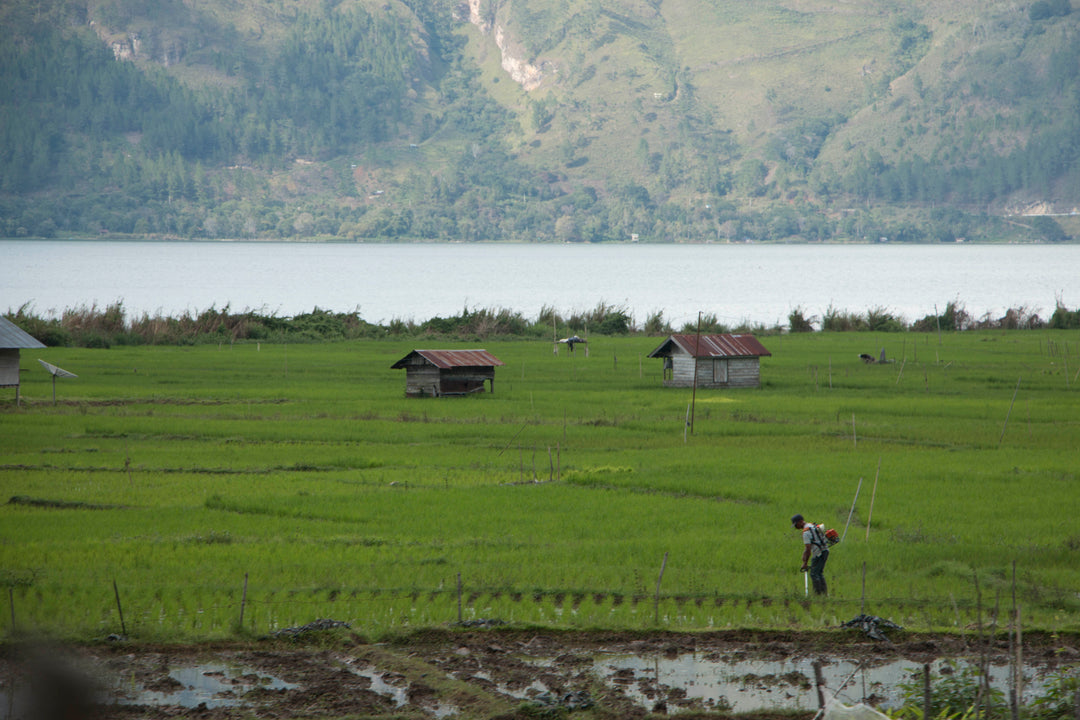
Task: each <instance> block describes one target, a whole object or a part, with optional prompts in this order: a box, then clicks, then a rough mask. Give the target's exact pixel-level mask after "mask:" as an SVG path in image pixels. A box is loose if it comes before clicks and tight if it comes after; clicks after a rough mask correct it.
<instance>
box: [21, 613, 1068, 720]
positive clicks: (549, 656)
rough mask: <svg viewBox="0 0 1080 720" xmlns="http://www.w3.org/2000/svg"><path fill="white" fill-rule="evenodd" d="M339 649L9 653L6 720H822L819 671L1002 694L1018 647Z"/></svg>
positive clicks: (437, 641)
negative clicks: (944, 676) (64, 712)
mask: <svg viewBox="0 0 1080 720" xmlns="http://www.w3.org/2000/svg"><path fill="white" fill-rule="evenodd" d="M319 644H320V645H322V644H323V643H319ZM331 644H333V646H334V647H333V649H313V648H311V647H309V646H308V645H307V644H305V643H300V642H290V643H283V642H280V641H276V640H275V641H265V642H253V643H248V644H244V645H230V646H220V647H180V648H163V647H156V648H139V647H132V646H124V645H123V644H113V645H101V646H93V647H81V648H70V647H69V648H64V649H63V650H58V649H56V648H52V649H50V650H49V651H48V652H43V651H42V649H41V648H35V649H34V650H32V651H30V650H28V649H26V648H17V647H10V646H9V647H7V648H6V651H5V654H4V657H3V658H0V718H3V719H5V720H15V719H16V718H33V717H39V716H40V715H39V714H38V713H39V711H40V706H41V703H43V702H46V701H47V700H46V698H49V697H52V698H53V699H55V698H57V697H61V696H63V697H66V698H70V699H71V700H72V702H73V703H75V704H77V705H78V706H79V707H83V708H94V709H96V711H97V712H99V713H100V714H101V716H108V717H115V718H151V719H153V718H166V717H176V716H190V715H198V716H199V717H202V718H233V717H275V718H300V717H305V718H313V717H326V718H339V717H346V716H350V715H364V716H370V717H380V716H385V717H416V718H426V717H430V718H440V719H441V718H453V717H459V718H495V717H501V716H507V714H510V716H512V715H513V713H514V712H515V711H516V710H517V709H520V708H521V707H523V706H524V705H526V704H527V705H537V706H548V707H550V708H553V709H558V710H559V711H562V712H569V711H577V710H581V711H587V710H589V709H590V708H595V709H596V710H597V711H602V712H604V713H616V714H617V715H618V716H620V717H629V718H633V717H644V716H646V715H649V714H652V713H664V714H672V715H677V714H679V713H691V712H696V713H701V712H711V713H716V714H717V716H723V715H729V714H736V713H738V714H744V715H751V716H753V715H754V714H762V715H770V714H776V713H777V712H790V711H795V712H805V714H806V715H807V717H809V716H811V715H813V714H814V712H815V711H816V710H817V707H818V690H819V688H818V684H817V682H816V678H817V677H819V675H818V671H820V678H821V680H822V687H821V692H822V694H823V696H824V697H825V698H826V700H830V701H831V700H832V699H834V698H835V699H836V700H838V701H840V702H842V703H845V704H848V705H850V704H854V703H857V702H866V703H868V704H870V705H873V706H876V707H879V708H890V707H897V706H899V705H900V704H901V703H902V701H903V698H902V694H901V688H900V686H901V683H903V682H905V681H908V680H910V678H911V676H912V673H921V672H922V669H923V667H924V664H930V665H931V667H932V669H933V670H934V673H935V675H937V674H939V673H940V672H941V671H942V670H944V671H945V672H949V668H950V667H955V668H956V669H957V670H959V669H961V668H962V667H964V666H965V665H966V663H968V662H974V661H977V660H981V659H984V658H986V659H988V660H989V661H990V669H991V671H990V677H991V682H992V685H993V686H994V687H995V688H996V689H999V690H1001V691H1003V692H1005V693H1007V692H1008V689H1009V688H1008V679H1007V678H1008V672H1009V667H1008V662H1007V657H1008V656H1007V651H1008V647H1007V643H1005V641H1003V640H997V641H994V642H992V643H982V644H981V645H979V644H977V643H974V642H972V641H966V640H964V639H960V638H953V637H933V638H925V637H923V638H918V639H914V640H912V639H907V640H904V641H901V642H897V643H896V644H893V643H891V642H889V643H880V642H874V641H869V640H866V639H864V638H861V637H859V636H857V635H851V636H840V635H832V634H830V635H828V636H824V637H823V636H815V635H803V636H794V635H787V634H771V635H769V634H758V633H742V634H734V635H690V634H678V635H657V636H648V637H639V636H633V635H626V634H622V635H611V634H598V633H597V634H590V633H572V634H561V633H532V634H530V633H524V632H520V631H498V632H494V631H492V632H467V633H458V632H442V631H438V632H434V633H427V634H424V635H421V636H418V637H416V638H412V639H409V640H405V641H395V642H392V643H386V644H374V643H373V644H369V643H365V642H363V641H362V640H361V639H360V638H351V639H348V640H345V639H343V638H342V637H341V636H337V637H335V638H333V642H332V643H331ZM1027 644H1030V647H1028V646H1027ZM1024 657H1025V665H1024V675H1025V687H1024V698H1025V701H1028V702H1029V701H1030V700H1031V699H1033V698H1034V697H1036V696H1037V695H1038V694H1039V692H1040V691H1041V689H1042V686H1043V685H1042V684H1043V682H1044V681H1045V679H1046V678H1047V676H1048V673H1051V672H1054V671H1060V670H1062V669H1066V668H1076V667H1077V666H1078V665H1080V652H1078V650H1077V647H1076V644H1075V641H1074V640H1072V639H1069V638H1066V639H1061V638H1057V637H1054V638H1050V637H1045V638H1044V637H1036V638H1032V639H1029V640H1027V642H1026V646H1025V655H1024ZM43 691H44V692H43ZM83 716H90V715H89V714H85V715H83Z"/></svg>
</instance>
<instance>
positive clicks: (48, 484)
mask: <svg viewBox="0 0 1080 720" xmlns="http://www.w3.org/2000/svg"><path fill="white" fill-rule="evenodd" d="M1076 339H1077V337H1076V331H1075V330H1070V331H1061V330H1039V331H1030V332H1013V333H1005V332H1002V331H998V330H994V331H972V332H965V333H951V332H945V333H941V334H938V333H936V332H932V333H905V334H885V333H806V334H795V335H787V336H782V337H771V338H764V339H763V340H764V343H765V345H766V346H767V347H768V349H769V350H770V352H771V353H772V355H771V356H770V357H766V358H763V360H762V367H761V378H762V387H761V388H759V389H745V390H737V391H714V390H710V391H705V390H702V389H699V390H698V391H697V392H696V393H692V392H691V390H690V389H689V388H684V389H677V388H665V387H663V386H662V380H661V374H662V369H661V363H660V361H659V360H650V359H648V358H646V357H645V355H647V354H648V353H649V352H650V351H651V350H653V349H654V348H655V347H656V346H657V345H658V344H659V339H658V338H655V337H652V338H650V337H644V336H636V337H604V336H598V335H597V336H593V337H592V338H591V339H590V343H589V345H588V348H587V349H588V352H587V353H586V348H585V347H578V348H577V349H576V350H575V353H574V354H572V355H571V354H568V353H567V352H566V350H565V348H564V349H563V350H562V351H561V352H560V353H559V355H553V354H552V351H551V344H550V341H544V340H515V341H506V342H495V343H494V344H489V345H487V346H486V347H487V349H488V350H489V351H490V352H492V353H493V354H495V355H496V357H498V358H499V359H500V360H502V361H503V362H504V363H505V366H503V367H499V368H498V369H497V373H496V381H495V383H494V392H493V393H484V394H482V395H474V396H470V397H465V398H440V399H431V398H429V399H425V400H416V399H406V398H405V397H404V374H403V373H402V372H401V371H399V370H392V369H391V368H390V366H391V365H392V364H393V363H394V362H395V361H397V360H398V359H400V358H402V357H404V356H405V355H406V354H408V353H409V352H410V351H411V350H412V349H413V348H414V347H415V346H414V345H413V344H412V342H411V341H409V340H404V341H403V340H398V339H392V340H371V339H362V340H352V341H340V342H336V343H319V344H297V343H288V344H285V343H269V342H261V343H259V342H246V343H236V344H234V345H229V344H224V345H200V346H188V347H176V346H173V347H121V348H112V349H110V350H100V349H82V348H78V349H74V348H69V349H50V350H49V351H48V353H47V354H46V355H45V356H44V357H46V358H48V360H49V361H50V362H53V363H55V364H58V365H59V366H61V367H63V368H65V369H67V370H70V371H72V372H75V373H76V374H77V375H78V377H77V378H73V379H72V378H66V379H61V380H60V381H59V382H58V383H57V386H56V396H57V399H56V402H55V403H54V402H53V400H52V391H53V386H52V384H51V378H50V377H49V375H48V374H47V373H46V372H45V371H44V370H42V369H41V368H39V367H37V364H36V363H35V362H33V361H32V360H27V358H26V357H25V355H24V359H23V367H24V373H23V387H22V404H21V406H19V407H16V405H15V401H14V397H13V395H14V393H12V392H11V391H10V390H5V391H4V392H5V395H6V396H5V397H4V398H3V399H2V400H0V423H2V424H3V428H4V431H3V432H2V433H0V456H2V457H3V461H2V463H0V498H3V503H2V504H0V568H2V569H0V587H2V588H5V593H4V594H5V596H7V597H8V599H9V600H10V603H9V604H10V606H11V607H10V610H9V609H8V608H5V611H4V612H3V613H0V635H3V636H5V637H11V636H12V635H13V634H14V633H15V632H16V631H17V632H21V633H43V634H47V635H49V636H52V637H59V638H71V639H78V640H84V641H90V640H93V639H95V638H102V637H105V636H106V635H109V634H110V633H121V632H123V633H126V634H127V635H129V636H130V637H131V639H133V640H136V641H144V642H145V641H155V640H175V641H192V640H201V639H215V638H230V637H238V636H239V637H250V636H262V635H265V634H267V633H269V632H272V631H275V630H280V629H282V628H286V627H297V626H299V625H303V624H306V623H308V622H311V621H312V620H314V619H316V618H333V619H336V620H340V621H344V622H348V623H349V624H350V625H351V626H352V627H353V628H354V630H355V631H356V632H358V633H360V634H361V635H363V636H365V637H371V638H378V637H380V636H381V635H384V634H387V633H397V632H401V631H407V630H411V629H415V628H422V627H432V626H444V625H447V624H449V623H454V622H456V621H457V620H458V619H459V615H458V612H459V611H458V602H459V598H458V591H457V587H458V577H460V578H461V583H462V587H463V592H462V596H461V601H460V602H461V611H460V612H461V615H460V618H461V619H464V620H481V619H487V620H499V621H503V622H506V623H509V624H512V625H514V626H518V627H543V628H579V629H630V630H635V629H637V630H640V629H651V628H662V629H671V630H689V631H698V630H708V629H724V628H762V629H776V630H822V629H826V628H835V627H836V626H837V625H838V624H839V623H841V622H844V621H847V620H850V619H851V618H853V617H854V616H856V615H857V614H859V612H860V610H861V608H863V607H865V609H866V611H867V612H870V613H872V614H877V615H880V616H881V617H885V618H888V619H890V620H892V621H893V622H895V623H898V624H900V625H903V626H904V628H905V630H906V631H908V632H940V631H946V632H952V633H960V634H962V633H967V632H975V631H978V630H979V628H983V629H986V628H988V627H990V626H991V625H993V624H994V623H995V622H997V623H998V625H997V627H998V628H999V629H1001V628H1003V627H1004V624H1005V622H1006V613H1007V612H1008V609H1009V608H1011V607H1012V602H1013V601H1012V600H1011V599H1010V598H1012V597H1014V595H1013V594H1014V593H1015V597H1016V602H1017V603H1019V604H1020V605H1022V607H1023V624H1024V625H1023V626H1024V632H1025V635H1027V634H1028V633H1038V632H1047V633H1061V634H1065V635H1070V634H1074V633H1076V632H1078V631H1080V620H1078V619H1080V601H1078V598H1077V595H1076V587H1077V583H1078V582H1080V562H1078V561H1077V560H1078V554H1080V529H1078V527H1077V525H1076V522H1075V508H1076V506H1077V500H1078V499H1080V498H1078V492H1080V490H1078V485H1077V477H1076V462H1075V460H1076V447H1077V442H1076V441H1077V431H1078V427H1080V416H1078V407H1080V406H1078V404H1077V403H1076V401H1075V397H1074V396H1075V394H1076V393H1077V392H1080V387H1078V384H1077V379H1076V377H1075V375H1076V372H1077V369H1078V364H1077V362H1076V354H1077V353H1076ZM440 346H441V347H458V348H474V347H476V345H475V344H473V343H444V344H441V345H440ZM879 348H884V349H885V350H886V352H887V355H888V357H890V358H893V359H894V362H892V363H885V364H878V363H876V364H870V365H868V364H865V363H863V362H862V361H861V360H860V359H859V357H858V354H859V353H861V352H867V351H869V352H871V353H875V354H876V353H877V351H878V349H879ZM31 366H33V367H31ZM691 409H692V411H693V412H692V416H691V417H692V427H691V428H688V427H687V424H686V420H687V416H688V414H689V413H690V411H691ZM860 483H861V485H860ZM856 495H857V497H856ZM795 512H801V513H804V514H806V516H807V517H808V518H810V519H812V520H814V521H816V522H823V523H827V524H828V526H830V527H835V528H837V530H838V531H841V532H846V537H845V539H844V541H843V542H842V543H841V544H840V545H839V546H837V547H836V548H835V549H834V550H833V552H832V557H831V558H830V560H829V566H828V569H827V575H828V577H829V581H830V597H829V598H828V599H825V600H822V599H815V598H813V597H812V596H811V597H810V598H809V599H808V598H807V597H806V594H805V591H804V585H803V578H802V576H801V574H800V573H799V563H800V556H801V552H802V546H801V543H800V538H799V536H798V534H796V533H795V532H794V531H793V530H792V529H791V526H790V524H789V522H788V518H789V517H790V516H791V515H792V514H793V513H795ZM849 519H850V522H849ZM665 556H666V558H667V560H666V570H665V572H664V574H663V577H662V582H659V583H658V579H659V578H660V575H659V573H660V567H661V563H662V562H664V559H665ZM1014 563H1015V576H1014ZM864 567H865V568H866V571H865V580H864V575H863V568H864ZM1014 577H1015V580H1014ZM245 578H247V580H248V584H247V586H246V591H245ZM864 581H865V585H864ZM114 582H115V584H116V587H117V588H118V595H119V597H120V598H122V603H123V608H122V611H123V617H124V622H123V624H121V621H120V618H119V616H118V613H117V601H116V597H117V594H116V593H114V586H113V583H114ZM1014 583H1015V584H1014ZM658 585H659V587H658ZM864 587H865V596H864ZM657 593H658V594H657ZM242 603H244V606H245V611H244V613H243V618H244V619H243V624H242V626H240V621H239V618H240V615H241V605H242ZM998 611H1000V614H997V615H995V613H997V612H998ZM12 622H14V623H15V626H14V628H13V627H12Z"/></svg>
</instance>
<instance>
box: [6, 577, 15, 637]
mask: <svg viewBox="0 0 1080 720" xmlns="http://www.w3.org/2000/svg"><path fill="white" fill-rule="evenodd" d="M7 593H8V603H9V604H10V605H11V634H12V635H14V634H15V589H14V588H13V587H11V586H10V585H9V586H8V589H7Z"/></svg>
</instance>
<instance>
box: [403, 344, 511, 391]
mask: <svg viewBox="0 0 1080 720" xmlns="http://www.w3.org/2000/svg"><path fill="white" fill-rule="evenodd" d="M501 365H505V363H503V361H502V360H500V359H499V358H497V357H495V356H494V355H492V354H491V353H489V352H488V351H487V350H413V351H412V352H410V353H409V354H408V355H406V356H405V357H403V358H401V359H400V360H398V361H397V362H396V363H394V364H393V365H391V366H390V367H391V368H393V369H395V370H400V369H401V368H404V369H405V396H406V397H443V396H444V395H471V394H473V393H481V392H484V382H485V381H486V382H487V383H488V388H489V390H490V391H491V392H492V393H494V392H495V368H496V367H498V366H501Z"/></svg>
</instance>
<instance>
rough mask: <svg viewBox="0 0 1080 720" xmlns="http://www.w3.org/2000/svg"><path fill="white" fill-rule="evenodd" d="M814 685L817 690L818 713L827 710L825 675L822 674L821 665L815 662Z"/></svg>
mask: <svg viewBox="0 0 1080 720" xmlns="http://www.w3.org/2000/svg"><path fill="white" fill-rule="evenodd" d="M814 685H815V687H816V688H817V702H818V712H819V713H820V712H821V711H823V710H824V709H825V691H824V690H823V689H822V688H824V687H825V675H824V674H823V673H822V672H821V663H820V662H817V661H815V662H814Z"/></svg>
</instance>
